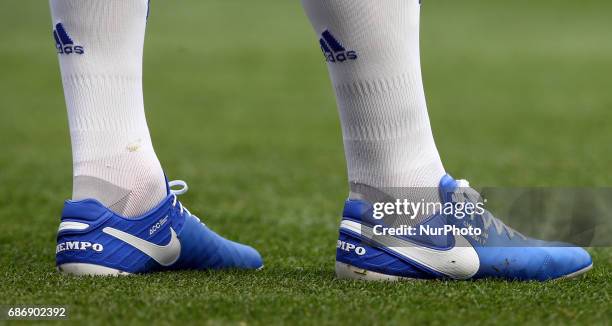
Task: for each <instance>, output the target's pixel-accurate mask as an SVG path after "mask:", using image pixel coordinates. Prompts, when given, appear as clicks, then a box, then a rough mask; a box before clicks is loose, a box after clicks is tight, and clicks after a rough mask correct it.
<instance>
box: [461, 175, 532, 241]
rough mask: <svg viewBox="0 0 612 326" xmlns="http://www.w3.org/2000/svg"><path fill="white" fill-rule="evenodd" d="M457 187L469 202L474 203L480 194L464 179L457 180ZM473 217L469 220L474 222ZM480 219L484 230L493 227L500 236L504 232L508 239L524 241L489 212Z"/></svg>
mask: <svg viewBox="0 0 612 326" xmlns="http://www.w3.org/2000/svg"><path fill="white" fill-rule="evenodd" d="M457 186H458V187H459V188H462V192H463V193H464V194H465V196H466V197H467V198H468V199H469V200H470V201H473V202H476V201H477V200H478V199H479V198H480V194H479V193H478V192H477V191H476V190H474V189H472V188H471V187H470V182H469V181H467V180H465V179H460V180H457ZM474 215H475V214H472V216H470V219H471V220H474ZM480 217H481V218H482V223H483V226H484V227H485V228H486V229H488V228H489V227H490V226H491V225H493V226H494V227H495V231H496V232H497V234H499V235H502V233H503V232H504V230H505V231H506V232H507V233H508V236H509V237H510V238H513V237H514V236H515V235H519V236H520V237H522V238H523V239H526V237H525V236H524V235H522V234H521V233H520V232H518V231H516V230H514V229H513V228H511V227H509V226H507V225H506V224H504V222H502V221H501V220H499V219H497V218H496V217H495V216H493V214H491V213H489V211H485V212H484V213H483V214H482V215H480Z"/></svg>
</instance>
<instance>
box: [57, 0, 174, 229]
mask: <svg viewBox="0 0 612 326" xmlns="http://www.w3.org/2000/svg"><path fill="white" fill-rule="evenodd" d="M50 2H51V13H52V18H53V22H52V23H53V31H54V38H55V39H56V44H57V50H58V56H59V60H60V68H61V72H62V82H63V84H64V95H65V97H66V106H67V108H68V120H69V125H70V136H71V140H72V155H73V169H74V173H73V175H74V179H73V199H75V200H80V199H86V198H93V199H97V200H99V201H100V202H102V203H103V204H104V205H106V206H107V207H109V208H110V209H111V210H113V211H115V212H116V213H118V214H121V215H124V216H128V217H134V216H138V215H141V214H143V213H145V212H147V211H149V210H150V209H151V208H153V207H154V206H156V205H157V204H159V202H160V201H161V200H162V199H163V198H165V197H166V183H165V177H164V173H163V171H162V168H161V165H160V163H159V161H158V159H157V156H156V155H155V151H154V150H153V145H152V144H151V137H150V135H149V129H148V126H147V122H146V119H145V113H144V104H143V95H142V53H143V44H144V34H145V26H146V16H147V11H148V4H147V2H148V0H50Z"/></svg>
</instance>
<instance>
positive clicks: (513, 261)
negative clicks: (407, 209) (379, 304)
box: [336, 175, 593, 281]
mask: <svg viewBox="0 0 612 326" xmlns="http://www.w3.org/2000/svg"><path fill="white" fill-rule="evenodd" d="M466 189H469V190H471V191H473V192H475V190H473V189H471V188H469V184H468V183H467V181H465V180H458V181H457V180H454V179H453V178H452V177H450V176H449V175H446V176H444V177H443V178H442V179H441V181H440V185H439V194H440V198H441V199H442V204H445V203H450V204H451V205H450V206H451V207H457V206H453V205H452V204H454V203H456V202H458V199H457V198H466V197H465V195H464V194H465V192H462V191H466ZM460 192H462V196H458V195H457V194H458V193H460ZM444 207H447V206H444ZM482 212H483V213H481V214H472V215H471V216H469V217H465V218H457V216H456V215H455V214H456V213H448V212H446V213H445V212H443V211H439V212H437V213H435V214H431V215H430V216H428V217H427V218H425V219H424V220H423V221H422V222H420V223H418V224H417V225H414V226H411V228H412V233H411V231H407V230H406V229H407V227H404V228H403V229H400V228H397V227H396V226H395V225H393V226H391V227H390V226H389V225H386V224H385V222H384V220H380V219H376V218H374V215H375V214H374V206H373V203H370V202H368V201H366V200H353V199H349V200H348V201H347V202H346V203H345V206H344V212H343V218H342V222H341V224H340V237H339V239H338V244H337V250H336V274H337V276H338V277H339V278H350V279H364V280H400V279H457V280H467V279H480V278H499V279H505V280H537V281H546V280H551V279H558V278H569V277H574V276H577V275H580V274H582V273H585V272H586V271H588V270H589V269H591V268H592V266H593V262H592V260H591V257H590V255H589V254H588V253H587V252H586V251H585V250H584V249H582V248H579V247H576V246H572V245H569V244H564V243H559V242H546V241H542V240H536V239H531V238H528V237H525V236H523V235H522V234H520V233H519V232H517V231H515V230H513V229H511V228H510V227H508V226H506V225H505V224H504V223H502V222H501V221H500V220H498V219H496V218H495V217H493V216H492V214H491V213H489V212H488V211H486V210H484V209H483V210H482ZM378 217H380V216H378ZM389 224H392V223H389ZM397 230H399V231H397ZM402 230H404V232H402ZM432 230H448V231H450V232H438V233H437V234H432V232H431V231H432ZM453 230H457V232H455V231H453ZM477 230H479V231H480V232H476V231H477ZM433 233H435V232H433ZM477 233H479V234H477Z"/></svg>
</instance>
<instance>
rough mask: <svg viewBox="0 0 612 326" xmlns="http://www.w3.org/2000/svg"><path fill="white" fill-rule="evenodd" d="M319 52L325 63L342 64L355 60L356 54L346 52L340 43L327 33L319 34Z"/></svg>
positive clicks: (326, 31)
mask: <svg viewBox="0 0 612 326" xmlns="http://www.w3.org/2000/svg"><path fill="white" fill-rule="evenodd" d="M319 43H321V50H322V51H323V55H324V56H325V61H327V62H334V63H335V62H344V61H346V60H355V59H357V52H355V51H352V50H351V51H347V50H346V49H345V48H344V47H343V46H342V44H340V42H338V40H337V39H336V38H335V37H334V36H333V35H332V34H331V33H330V32H329V31H328V30H325V31H324V32H323V33H321V39H320V40H319Z"/></svg>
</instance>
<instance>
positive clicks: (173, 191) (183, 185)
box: [168, 180, 201, 222]
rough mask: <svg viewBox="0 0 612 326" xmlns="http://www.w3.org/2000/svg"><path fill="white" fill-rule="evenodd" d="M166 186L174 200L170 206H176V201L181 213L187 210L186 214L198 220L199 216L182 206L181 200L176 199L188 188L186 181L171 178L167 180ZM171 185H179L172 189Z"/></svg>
mask: <svg viewBox="0 0 612 326" xmlns="http://www.w3.org/2000/svg"><path fill="white" fill-rule="evenodd" d="M168 186H169V187H170V194H172V196H174V200H173V201H172V206H173V207H176V204H177V203H178V205H179V209H180V212H181V214H183V212H187V214H189V215H191V216H193V217H195V218H196V219H197V220H198V221H200V218H199V217H197V216H195V215H193V214H191V212H190V211H189V210H188V209H187V208H185V207H183V204H181V202H180V201H178V196H180V195H183V194H185V193H187V190H189V186H188V185H187V182H185V181H183V180H172V181H169V182H168ZM173 187H180V188H179V189H172V188H173ZM200 222H201V221H200Z"/></svg>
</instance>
